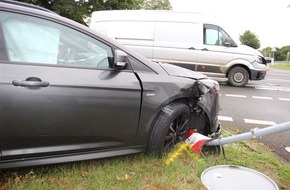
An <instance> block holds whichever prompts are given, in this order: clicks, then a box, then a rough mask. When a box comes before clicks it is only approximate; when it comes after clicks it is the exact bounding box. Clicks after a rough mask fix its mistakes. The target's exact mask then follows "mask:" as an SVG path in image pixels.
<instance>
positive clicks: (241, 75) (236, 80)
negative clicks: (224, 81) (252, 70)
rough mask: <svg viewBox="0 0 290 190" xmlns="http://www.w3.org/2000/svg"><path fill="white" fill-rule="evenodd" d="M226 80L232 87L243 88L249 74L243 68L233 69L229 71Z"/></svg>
mask: <svg viewBox="0 0 290 190" xmlns="http://www.w3.org/2000/svg"><path fill="white" fill-rule="evenodd" d="M228 79H229V83H230V85H232V86H245V85H246V84H247V83H248V81H249V73H248V71H247V70H246V69H245V68H243V67H234V68H233V69H231V70H230V72H229V75H228Z"/></svg>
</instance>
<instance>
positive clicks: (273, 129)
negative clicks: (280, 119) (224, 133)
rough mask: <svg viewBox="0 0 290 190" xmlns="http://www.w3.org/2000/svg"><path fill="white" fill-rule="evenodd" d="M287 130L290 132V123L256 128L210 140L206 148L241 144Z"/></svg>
mask: <svg viewBox="0 0 290 190" xmlns="http://www.w3.org/2000/svg"><path fill="white" fill-rule="evenodd" d="M287 130H290V121H288V122H286V123H281V124H278V125H273V126H270V127H266V128H263V129H259V128H254V129H251V131H250V132H246V133H242V134H238V135H234V136H230V137H225V138H220V139H214V140H210V141H208V142H207V143H205V145H206V146H216V145H224V144H229V143H234V142H239V141H243V140H247V139H255V138H259V137H262V136H266V135H271V134H274V133H281V132H283V131H287Z"/></svg>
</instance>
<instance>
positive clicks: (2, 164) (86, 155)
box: [0, 145, 145, 170]
mask: <svg viewBox="0 0 290 190" xmlns="http://www.w3.org/2000/svg"><path fill="white" fill-rule="evenodd" d="M144 151H145V146H144V145H142V146H132V147H126V148H120V149H112V150H104V151H101V152H100V151H90V152H81V153H74V154H67V155H57V156H46V157H37V158H29V159H15V160H7V161H5V160H2V161H0V170H2V169H8V168H9V169H11V168H22V167H28V166H29V167H30V166H38V165H48V164H59V163H66V162H76V161H86V160H94V159H101V158H108V157H116V156H122V155H129V154H136V153H141V152H144Z"/></svg>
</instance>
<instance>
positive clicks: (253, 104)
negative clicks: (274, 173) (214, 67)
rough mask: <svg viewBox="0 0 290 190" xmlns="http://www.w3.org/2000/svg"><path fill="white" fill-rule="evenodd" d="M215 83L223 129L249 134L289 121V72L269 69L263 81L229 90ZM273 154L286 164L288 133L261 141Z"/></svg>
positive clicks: (264, 138)
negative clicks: (218, 90)
mask: <svg viewBox="0 0 290 190" xmlns="http://www.w3.org/2000/svg"><path fill="white" fill-rule="evenodd" d="M215 79H216V80H218V81H219V83H220V86H221V90H220V104H221V111H220V116H219V119H220V121H221V123H222V125H224V126H229V127H234V128H238V129H240V130H241V131H245V132H246V131H249V130H250V129H253V128H257V127H258V128H264V127H267V126H272V125H275V124H279V123H284V122H287V121H290V71H287V70H276V69H270V71H269V72H268V73H267V76H266V79H265V80H261V81H250V82H249V83H248V85H247V86H245V87H231V86H229V85H228V84H227V81H226V80H224V79H217V78H215ZM261 141H262V142H264V143H265V144H266V145H268V146H269V147H270V148H271V149H272V150H273V151H274V152H275V153H277V154H278V155H279V156H281V157H283V158H284V159H285V160H287V161H290V153H289V152H288V151H287V150H286V149H287V147H290V131H287V132H284V133H280V134H275V135H269V136H266V137H263V138H262V139H261Z"/></svg>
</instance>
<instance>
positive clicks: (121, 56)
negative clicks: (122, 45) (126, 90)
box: [114, 50, 128, 69]
mask: <svg viewBox="0 0 290 190" xmlns="http://www.w3.org/2000/svg"><path fill="white" fill-rule="evenodd" d="M127 60H128V55H127V54H126V53H125V52H123V51H121V50H115V56H114V68H117V69H123V68H124V67H125V66H126V64H127Z"/></svg>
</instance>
